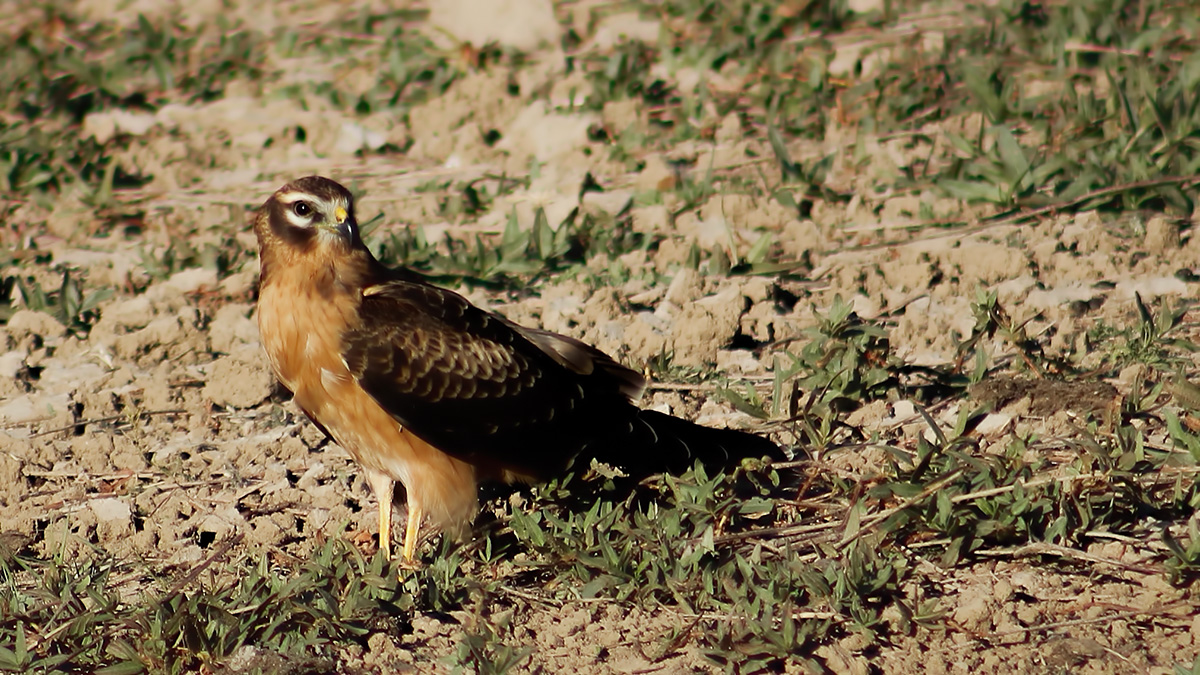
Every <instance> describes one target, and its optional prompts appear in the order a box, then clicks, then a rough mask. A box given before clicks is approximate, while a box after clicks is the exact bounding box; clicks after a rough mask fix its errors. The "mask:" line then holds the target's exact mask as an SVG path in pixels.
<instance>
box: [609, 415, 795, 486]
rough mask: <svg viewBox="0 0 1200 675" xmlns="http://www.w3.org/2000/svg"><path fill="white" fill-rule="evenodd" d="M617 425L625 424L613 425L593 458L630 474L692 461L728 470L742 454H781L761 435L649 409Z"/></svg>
mask: <svg viewBox="0 0 1200 675" xmlns="http://www.w3.org/2000/svg"><path fill="white" fill-rule="evenodd" d="M622 426H625V429H614V430H613V431H614V432H616V433H614V436H613V438H612V439H611V441H610V442H609V443H606V444H605V445H607V446H608V447H606V448H605V449H604V451H603V452H601V453H600V454H599V456H598V457H597V458H598V459H600V460H602V461H607V462H612V463H614V464H617V465H619V466H621V467H622V468H626V469H629V470H632V471H633V472H634V473H643V472H645V473H657V472H660V471H666V472H669V473H682V472H684V471H686V470H688V469H689V468H691V467H692V465H693V464H695V463H696V461H697V460H699V461H700V462H701V463H702V464H704V465H705V466H706V467H708V468H712V469H728V468H731V467H734V466H736V465H737V464H738V463H739V462H741V460H742V459H743V458H747V457H755V458H757V457H765V458H767V459H770V460H774V461H784V460H786V459H787V455H786V454H785V453H784V451H783V450H782V449H781V448H780V447H779V446H778V445H776V444H774V443H772V442H771V441H770V440H768V439H766V438H763V437H761V436H756V435H754V434H752V433H748V432H745V431H737V430H734V429H713V428H711V427H704V426H700V425H699V424H695V423H692V422H689V421H687V420H684V419H680V418H678V417H672V416H670V415H665V414H663V413H660V412H655V411H653V410H637V411H636V414H635V416H634V418H633V419H632V420H630V423H629V424H628V425H622ZM622 432H624V433H622Z"/></svg>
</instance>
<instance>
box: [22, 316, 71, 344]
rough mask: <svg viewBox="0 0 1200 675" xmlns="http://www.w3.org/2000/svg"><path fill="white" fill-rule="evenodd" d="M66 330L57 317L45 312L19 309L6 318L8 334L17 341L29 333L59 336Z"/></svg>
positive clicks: (46, 336)
mask: <svg viewBox="0 0 1200 675" xmlns="http://www.w3.org/2000/svg"><path fill="white" fill-rule="evenodd" d="M66 332H67V329H66V327H64V326H63V325H62V324H61V323H59V322H58V319H55V318H54V317H52V316H50V315H49V314H46V313H45V312H35V311H33V310H30V309H21V310H17V312H16V313H15V314H13V315H12V318H10V319H9V320H8V334H9V335H10V336H11V337H12V339H13V340H15V341H17V342H20V341H21V340H23V339H25V338H26V337H28V336H31V335H36V336H38V337H41V338H48V337H60V336H62V335H64V334H65V333H66Z"/></svg>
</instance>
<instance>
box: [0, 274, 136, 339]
mask: <svg viewBox="0 0 1200 675" xmlns="http://www.w3.org/2000/svg"><path fill="white" fill-rule="evenodd" d="M15 283H16V287H17V289H18V290H19V291H20V293H21V300H22V302H23V303H24V304H25V306H26V307H28V308H29V309H31V310H33V311H35V312H45V313H46V314H49V315H51V316H53V317H54V318H55V319H58V322H59V323H61V324H62V325H63V326H66V328H67V330H68V331H70V332H71V333H72V334H74V335H76V336H78V337H85V336H86V335H87V334H88V331H90V330H91V328H92V324H93V323H95V322H96V320H97V319H99V318H100V313H99V310H98V308H99V306H100V303H102V302H104V301H105V300H108V299H109V298H111V297H112V296H113V289H111V288H100V289H97V290H94V291H91V292H89V293H85V292H84V291H83V288H82V287H81V286H80V284H79V280H78V279H76V278H75V277H74V276H73V275H72V274H71V270H69V269H64V270H63V273H62V283H61V284H59V287H58V290H57V291H51V292H49V293H47V292H46V291H45V290H44V289H42V286H41V284H39V283H38V282H37V281H36V280H35V279H34V278H33V277H28V278H25V279H22V278H20V277H17V278H15Z"/></svg>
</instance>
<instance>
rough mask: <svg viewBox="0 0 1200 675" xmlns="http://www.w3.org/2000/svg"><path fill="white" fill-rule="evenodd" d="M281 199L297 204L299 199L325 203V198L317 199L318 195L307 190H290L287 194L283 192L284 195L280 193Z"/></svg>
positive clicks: (285, 202) (286, 202)
mask: <svg viewBox="0 0 1200 675" xmlns="http://www.w3.org/2000/svg"><path fill="white" fill-rule="evenodd" d="M279 201H281V202H283V203H284V204H295V203H296V202H299V201H309V202H314V203H316V204H324V203H325V201H324V200H321V199H317V198H316V197H314V196H312V195H310V194H308V193H307V192H289V193H287V194H282V195H279Z"/></svg>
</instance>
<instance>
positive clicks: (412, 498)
mask: <svg viewBox="0 0 1200 675" xmlns="http://www.w3.org/2000/svg"><path fill="white" fill-rule="evenodd" d="M253 227H254V233H255V235H256V237H257V239H258V246H259V261H260V272H259V292H258V293H259V294H258V302H257V315H258V326H259V331H260V335H261V340H262V344H263V346H264V349H265V351H266V355H267V360H268V361H269V363H270V369H271V371H272V372H273V373H274V375H275V377H276V378H277V379H278V380H279V382H280V383H281V384H282V385H283V386H284V387H286V388H287V389H288V390H290V391H291V393H292V395H293V400H294V401H295V403H296V404H297V405H298V406H299V408H300V409H301V410H302V411H303V412H304V414H305V415H306V416H307V417H308V418H309V419H310V420H311V421H312V422H313V423H314V424H315V425H316V426H317V427H318V428H319V429H320V430H321V431H322V432H324V433H325V435H326V436H327V437H329V438H331V439H332V440H333V441H334V442H336V443H337V444H339V445H340V446H341V447H343V448H344V449H345V450H346V451H347V452H349V454H350V455H351V456H352V457H353V458H354V460H355V461H356V462H357V463H358V464H359V465H360V466H361V467H362V470H363V472H364V475H365V479H366V482H367V483H368V484H369V485H370V487H371V489H372V491H373V492H374V493H375V495H376V497H377V498H378V499H379V503H380V504H379V547H380V549H381V550H382V551H383V553H384V555H385V556H387V557H388V558H390V557H391V523H392V508H393V494H394V489H395V483H397V482H399V483H400V484H401V485H402V486H403V488H404V493H405V495H406V499H407V504H408V515H407V522H406V526H405V529H404V538H403V541H402V548H401V553H402V556H403V558H404V560H405V561H412V560H413V557H414V553H415V552H416V547H417V542H418V537H419V535H420V533H421V528H422V526H423V523H425V521H426V520H428V522H429V524H430V526H431V527H432V528H434V531H440V532H442V533H444V534H447V535H454V536H459V535H462V534H463V533H464V530H465V529H466V527H467V526H468V525H469V524H470V523H471V522H472V521H473V518H474V515H475V514H476V512H477V510H478V499H479V498H478V489H479V486H480V485H481V484H482V483H485V482H491V481H494V482H501V483H509V484H512V483H517V482H520V483H534V482H537V481H541V480H545V479H547V478H550V477H553V476H554V475H555V474H556V473H557V472H561V471H563V470H565V469H566V468H568V467H569V466H570V465H571V463H572V462H573V461H574V460H575V459H576V458H577V457H579V456H581V455H585V456H587V455H590V456H597V457H600V456H605V457H609V458H615V461H616V462H617V463H626V464H633V463H637V462H639V461H645V460H650V461H651V462H652V463H654V464H655V465H656V466H660V467H662V470H672V471H682V470H685V469H686V468H688V467H689V466H691V464H692V462H693V461H694V460H697V459H699V460H701V461H710V460H714V459H715V460H716V461H727V460H730V459H738V458H741V457H748V456H765V457H769V458H779V457H780V450H779V447H778V446H777V445H776V444H774V443H773V442H771V441H770V440H768V439H766V438H763V437H760V436H757V435H753V434H750V433H745V432H741V431H736V430H732V429H713V428H708V427H702V426H699V425H696V424H693V423H691V422H688V421H685V420H682V419H679V418H675V417H672V416H670V415H667V414H664V413H660V412H656V411H653V410H643V409H641V408H639V407H638V406H637V405H636V403H635V402H636V400H637V399H638V398H639V397H640V396H641V394H642V392H643V391H644V389H645V387H646V380H645V378H644V377H643V375H642V374H641V373H639V372H638V371H636V370H634V369H632V368H628V367H626V366H624V365H621V364H620V363H619V362H617V361H616V360H615V359H613V358H612V357H610V356H609V355H607V354H605V353H604V352H602V351H600V350H599V349H596V348H594V347H592V346H590V345H588V344H586V343H584V342H582V341H580V340H577V339H574V338H571V337H568V336H565V335H559V334H557V333H553V332H550V331H546V330H540V329H536V328H529V327H525V326H521V325H518V324H516V323H514V322H512V321H509V320H508V319H506V318H504V317H503V316H501V315H499V314H496V313H492V312H488V311H485V310H483V309H480V308H479V307H476V306H475V305H473V304H471V303H470V302H469V301H468V300H467V299H466V298H464V297H463V296H461V295H459V294H458V293H455V292H454V291H451V290H448V289H444V288H441V287H439V286H436V285H434V284H433V283H431V282H430V281H429V280H428V279H426V278H425V277H424V276H423V275H421V274H420V273H418V272H416V271H414V270H410V269H407V268H404V267H395V268H392V267H388V266H386V265H384V264H383V263H381V262H380V261H379V260H377V259H376V258H375V257H374V256H373V255H372V254H371V252H370V250H369V249H368V248H367V246H366V245H365V244H364V243H363V240H362V234H361V232H360V231H359V226H358V221H357V220H356V218H355V211H354V199H353V197H352V195H351V193H350V192H349V191H348V190H347V189H346V188H345V187H343V186H342V185H340V184H338V183H337V182H335V181H333V180H331V179H329V178H325V177H322V176H307V177H304V178H300V179H298V180H295V181H292V182H290V183H288V184H286V185H284V186H283V187H281V188H279V189H278V190H277V191H276V192H275V193H274V194H272V195H271V196H270V197H269V198H268V199H267V200H266V201H265V202H264V203H263V204H262V206H261V207H260V208H259V209H258V211H257V213H256V215H255V217H254V224H253ZM605 453H607V454H606V455H605Z"/></svg>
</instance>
